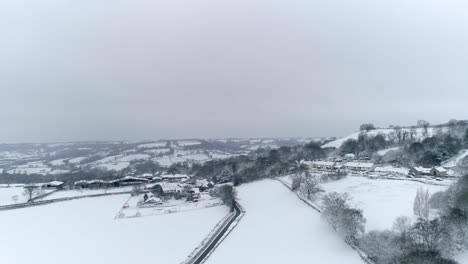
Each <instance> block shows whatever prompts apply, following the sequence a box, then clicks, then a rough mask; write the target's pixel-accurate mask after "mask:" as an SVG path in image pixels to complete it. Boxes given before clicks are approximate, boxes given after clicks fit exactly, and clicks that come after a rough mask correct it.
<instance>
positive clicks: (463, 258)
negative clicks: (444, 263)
mask: <svg viewBox="0 0 468 264" xmlns="http://www.w3.org/2000/svg"><path fill="white" fill-rule="evenodd" d="M455 260H456V261H458V263H460V264H466V263H468V252H465V253H463V254H460V255H458V256H456V257H455Z"/></svg>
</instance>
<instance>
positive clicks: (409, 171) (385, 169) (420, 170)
mask: <svg viewBox="0 0 468 264" xmlns="http://www.w3.org/2000/svg"><path fill="white" fill-rule="evenodd" d="M306 164H307V165H308V166H309V168H310V169H314V170H322V171H328V172H339V171H342V170H346V171H354V172H379V173H390V174H401V175H412V176H434V177H446V176H448V171H447V169H445V168H443V167H433V168H424V167H412V168H398V167H393V166H379V165H377V164H375V163H373V162H368V161H347V162H337V161H323V160H319V161H308V162H306Z"/></svg>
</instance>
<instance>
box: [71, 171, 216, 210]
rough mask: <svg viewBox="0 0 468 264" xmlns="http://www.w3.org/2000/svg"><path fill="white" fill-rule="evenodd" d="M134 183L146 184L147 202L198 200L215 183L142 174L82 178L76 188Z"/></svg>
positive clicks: (179, 175)
mask: <svg viewBox="0 0 468 264" xmlns="http://www.w3.org/2000/svg"><path fill="white" fill-rule="evenodd" d="M132 185H144V188H143V189H144V190H143V192H144V193H145V194H144V197H143V201H144V203H147V204H158V203H162V201H163V200H167V199H170V198H186V199H187V200H189V201H198V199H199V198H200V196H201V192H203V191H206V190H208V189H210V188H212V187H214V184H213V183H212V182H210V181H208V180H196V179H192V178H190V177H189V176H188V175H185V174H163V175H159V174H158V175H153V174H150V173H145V174H142V175H140V176H138V177H135V176H126V177H123V178H120V179H115V180H111V181H104V180H88V181H86V180H81V181H77V182H75V183H74V186H75V188H76V189H101V188H116V187H124V186H132Z"/></svg>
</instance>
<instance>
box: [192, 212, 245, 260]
mask: <svg viewBox="0 0 468 264" xmlns="http://www.w3.org/2000/svg"><path fill="white" fill-rule="evenodd" d="M234 210H235V217H233V218H232V219H231V221H229V223H228V224H227V225H226V226H225V227H224V228H223V229H222V230H221V231H220V232H219V233H218V234H217V235H216V237H215V238H214V239H213V240H212V241H211V243H210V245H209V246H208V247H206V248H205V249H204V250H203V253H201V254H200V255H199V256H198V257H197V258H196V259H195V261H194V262H192V263H193V264H201V263H203V262H205V261H206V259H205V258H207V257H208V256H209V254H210V252H211V251H213V249H214V248H215V247H216V245H217V244H218V242H219V241H220V240H221V239H222V238H223V236H224V235H225V234H226V232H227V231H228V230H229V228H230V227H231V225H232V224H233V223H234V221H236V219H237V218H238V217H239V216H240V214H241V210H240V209H239V207H238V206H237V204H235V205H234Z"/></svg>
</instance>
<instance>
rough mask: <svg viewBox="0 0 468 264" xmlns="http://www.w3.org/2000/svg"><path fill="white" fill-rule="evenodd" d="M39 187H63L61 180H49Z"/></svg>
mask: <svg viewBox="0 0 468 264" xmlns="http://www.w3.org/2000/svg"><path fill="white" fill-rule="evenodd" d="M41 187H42V188H48V189H62V188H63V182H61V181H51V182H48V183H44V184H42V186H41Z"/></svg>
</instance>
